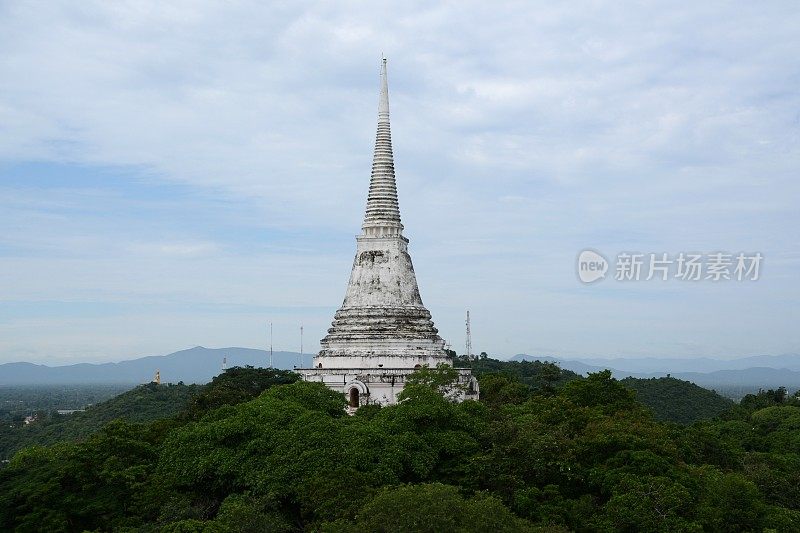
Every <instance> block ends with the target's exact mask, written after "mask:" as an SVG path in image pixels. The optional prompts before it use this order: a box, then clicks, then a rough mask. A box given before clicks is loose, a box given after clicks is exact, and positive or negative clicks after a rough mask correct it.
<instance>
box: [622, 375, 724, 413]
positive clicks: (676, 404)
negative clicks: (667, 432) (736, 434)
mask: <svg viewBox="0 0 800 533" xmlns="http://www.w3.org/2000/svg"><path fill="white" fill-rule="evenodd" d="M621 382H622V384H623V385H625V386H626V387H630V388H631V389H633V390H635V391H636V399H637V400H639V401H640V402H642V403H643V404H645V405H646V406H647V407H649V408H650V409H652V410H653V416H655V418H656V420H663V421H670V422H678V423H681V424H690V423H692V422H695V421H697V420H702V419H706V418H714V417H717V416H719V415H720V414H722V413H723V412H725V411H727V410H728V409H730V408H731V407H733V402H732V401H731V400H729V399H727V398H723V397H722V396H720V395H719V394H717V393H716V392H714V391H710V390H708V389H704V388H703V387H698V386H697V385H695V384H694V383H690V382H688V381H683V380H680V379H675V378H650V379H638V378H625V379H623V380H622V381H621Z"/></svg>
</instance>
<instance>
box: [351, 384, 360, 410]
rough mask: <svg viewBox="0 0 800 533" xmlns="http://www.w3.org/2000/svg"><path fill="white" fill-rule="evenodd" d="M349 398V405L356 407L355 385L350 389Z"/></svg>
mask: <svg viewBox="0 0 800 533" xmlns="http://www.w3.org/2000/svg"><path fill="white" fill-rule="evenodd" d="M349 400H350V402H349V403H350V407H358V389H357V388H356V387H353V388H352V389H350V396H349Z"/></svg>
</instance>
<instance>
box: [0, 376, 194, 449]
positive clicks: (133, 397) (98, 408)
mask: <svg viewBox="0 0 800 533" xmlns="http://www.w3.org/2000/svg"><path fill="white" fill-rule="evenodd" d="M199 390H200V386H198V385H184V384H182V383H181V384H177V385H174V384H168V385H156V384H155V383H148V384H146V385H139V386H138V387H135V388H133V389H131V390H129V391H127V392H124V393H122V394H120V395H119V396H116V397H113V398H111V399H110V400H107V401H105V402H102V403H99V404H97V405H92V406H89V407H88V408H87V409H86V410H85V411H83V412H77V413H72V414H68V415H59V414H58V413H55V412H50V413H48V412H39V419H38V420H36V421H35V422H33V423H32V424H30V425H23V424H21V423H19V422H17V423H15V424H3V425H2V426H0V459H5V458H7V457H10V456H11V455H12V454H13V453H14V452H16V451H17V450H20V449H22V448H24V447H26V446H31V445H34V444H38V445H45V444H53V443H56V442H59V441H62V440H75V439H80V438H84V437H88V436H89V435H91V434H92V433H94V432H96V431H98V430H99V429H100V428H102V427H103V426H104V425H105V424H107V423H108V422H111V421H112V420H117V419H119V420H125V421H127V422H152V421H155V420H159V419H162V418H169V417H172V416H175V415H176V414H177V413H178V412H180V411H181V410H182V409H183V408H184V406H185V405H186V403H187V402H188V401H189V399H190V398H191V397H192V395H194V394H195V393H197V392H198V391H199Z"/></svg>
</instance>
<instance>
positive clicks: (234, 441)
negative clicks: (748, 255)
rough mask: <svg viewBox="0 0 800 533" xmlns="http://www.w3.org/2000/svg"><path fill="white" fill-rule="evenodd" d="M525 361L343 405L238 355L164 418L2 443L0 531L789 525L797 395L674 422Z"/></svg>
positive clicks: (608, 390) (796, 519)
mask: <svg viewBox="0 0 800 533" xmlns="http://www.w3.org/2000/svg"><path fill="white" fill-rule="evenodd" d="M542 369H543V371H544V372H547V373H548V375H547V376H534V375H530V376H527V377H528V378H529V379H526V382H523V380H522V379H521V378H520V377H518V376H516V375H513V374H511V373H503V372H500V373H497V372H494V373H490V372H485V373H481V388H482V401H481V402H475V401H468V402H464V403H460V404H459V403H453V402H450V401H448V400H447V399H446V398H445V397H443V396H442V394H440V391H441V390H442V387H443V386H445V387H446V383H444V381H446V375H445V374H444V373H442V374H441V375H440V376H437V375H436V371H433V370H426V371H425V372H423V373H421V377H420V378H418V379H415V380H414V382H413V383H412V384H409V385H407V386H406V388H405V390H404V391H403V393H402V395H403V401H401V402H400V403H399V404H398V405H395V406H391V407H384V408H378V407H376V406H368V407H364V408H361V409H359V411H358V412H357V413H356V415H355V416H352V417H350V416H346V415H345V412H344V405H345V400H344V397H343V395H341V394H337V393H334V392H332V391H330V390H329V389H327V388H325V387H324V386H323V385H321V384H318V383H305V382H294V383H288V384H285V383H284V382H285V381H292V380H293V379H295V378H294V377H293V376H292V375H291V374H288V373H280V372H272V371H266V370H260V369H243V370H241V371H237V372H236V373H233V374H229V375H227V376H224V377H221V378H219V379H217V380H215V382H212V383H211V384H210V385H208V386H207V388H205V389H204V390H202V391H201V392H199V394H198V395H197V396H195V397H194V398H193V400H191V401H190V402H189V404H188V407H187V409H186V410H185V411H184V412H182V413H181V414H179V415H178V416H175V417H173V418H171V419H167V420H160V421H156V422H152V423H149V424H132V423H129V422H123V421H116V422H113V423H111V424H108V425H106V426H105V427H104V428H103V429H101V430H100V431H98V432H96V433H95V434H93V435H92V436H91V437H89V438H87V439H84V440H81V441H77V442H64V443H59V444H56V445H54V446H50V447H32V448H28V449H26V450H23V451H21V452H20V453H18V454H17V455H16V456H15V457H14V458H13V459H12V461H11V462H10V463H9V464H8V465H7V466H6V467H5V468H3V469H0V530H2V531H6V530H8V531H41V530H47V531H84V530H88V531H95V530H103V531H106V530H117V531H142V532H145V531H172V532H184V531H193V532H194V531H206V532H233V531H302V530H308V531H329V532H344V531H445V532H446V531H462V532H468V531H476V532H477V531H553V532H555V531H568V530H576V531H609V532H610V531H631V532H633V531H670V532H671V531H720V532H722V531H763V530H765V529H771V530H775V531H797V530H800V405H798V402H797V401H796V400H793V399H788V398H786V397H785V396H784V397H781V396H780V395H779V394H776V393H775V392H774V391H769V392H767V393H763V394H760V395H758V396H754V397H752V398H748V399H746V400H747V401H743V403H742V405H741V406H736V407H735V408H733V409H731V410H729V411H727V412H726V413H725V414H724V415H723V416H722V417H721V418H719V419H714V420H706V421H702V422H698V423H695V424H693V425H691V426H686V427H684V426H679V425H676V424H664V423H661V422H659V421H657V420H655V419H654V418H653V415H652V413H651V411H650V410H649V409H648V408H646V407H645V406H643V405H642V404H641V403H639V402H638V401H637V399H636V393H635V392H634V391H633V390H632V389H630V388H628V387H626V386H624V385H622V383H620V382H619V381H617V380H614V379H613V378H612V377H611V375H610V373H608V372H600V373H597V374H592V375H590V376H589V377H588V378H585V379H571V380H561V379H560V377H559V379H555V380H554V379H553V376H552V375H551V374H552V368H549V367H546V368H545V367H542ZM476 373H477V372H476ZM565 381H566V382H565ZM282 383H284V384H282ZM261 389H263V390H264V392H261ZM201 398H204V399H201ZM227 402H230V404H228V403H227Z"/></svg>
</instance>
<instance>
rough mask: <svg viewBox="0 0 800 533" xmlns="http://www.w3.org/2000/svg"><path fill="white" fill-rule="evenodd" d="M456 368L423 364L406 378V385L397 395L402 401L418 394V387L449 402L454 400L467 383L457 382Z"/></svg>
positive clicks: (461, 394)
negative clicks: (431, 391)
mask: <svg viewBox="0 0 800 533" xmlns="http://www.w3.org/2000/svg"><path fill="white" fill-rule="evenodd" d="M458 377H459V373H458V370H456V369H455V368H453V367H452V366H450V365H448V364H445V363H439V364H438V365H436V367H434V368H431V367H429V366H427V365H426V366H423V367H422V368H419V369H417V370H416V371H414V373H413V374H411V375H410V376H408V377H407V378H406V385H405V387H403V391H402V392H401V393H400V394H399V395H398V399H399V400H400V401H401V402H402V401H403V400H405V399H408V398H411V397H413V396H414V395H415V394H418V391H419V390H420V389H427V390H433V391H436V392H437V393H439V394H441V395H442V396H443V397H444V398H446V399H447V400H449V401H451V402H456V401H458V400H459V399H461V398H462V397H463V396H464V393H465V392H466V390H467V385H465V384H463V383H459V379H458Z"/></svg>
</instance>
